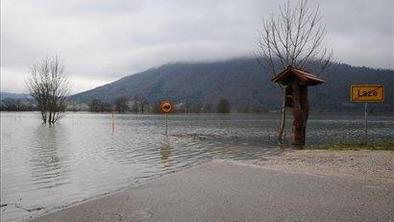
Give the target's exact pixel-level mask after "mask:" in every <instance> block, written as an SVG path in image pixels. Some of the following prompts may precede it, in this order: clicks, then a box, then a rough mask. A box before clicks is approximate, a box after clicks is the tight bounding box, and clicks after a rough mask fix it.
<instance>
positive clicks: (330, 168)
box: [252, 150, 394, 183]
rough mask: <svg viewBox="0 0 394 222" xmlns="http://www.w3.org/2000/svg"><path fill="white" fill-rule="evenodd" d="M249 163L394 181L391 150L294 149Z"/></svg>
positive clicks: (307, 171) (300, 171) (319, 173)
mask: <svg viewBox="0 0 394 222" xmlns="http://www.w3.org/2000/svg"><path fill="white" fill-rule="evenodd" d="M252 163H253V164H256V165H259V166H262V167H264V168H270V169H277V170H286V171H294V172H299V173H308V174H315V175H325V176H339V177H350V178H355V179H361V180H365V181H369V182H383V183H394V152H393V151H369V150H360V151H330V150H295V151H285V152H283V153H281V154H279V155H274V156H271V157H267V158H266V159H262V160H257V161H253V162H252Z"/></svg>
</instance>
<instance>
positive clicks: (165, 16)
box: [1, 0, 394, 92]
mask: <svg viewBox="0 0 394 222" xmlns="http://www.w3.org/2000/svg"><path fill="white" fill-rule="evenodd" d="M280 3H282V2H281V1H275V0H265V1H260V0H246V1H241V0H232V1H225V0H218V1H210V0H203V1H182V0H172V1H156V0H147V1H126V0H114V1H107V0H85V1H79V0H68V1H63V0H53V1H44V0H37V1H29V0H5V1H2V8H1V16H2V21H1V23H2V30H1V36H2V38H1V46H2V49H1V50H2V57H1V62H2V82H1V87H2V90H4V91H5V90H9V91H17V92H21V91H25V89H24V88H23V84H16V83H19V82H21V81H24V78H26V76H27V75H28V73H27V71H25V70H28V68H29V67H30V66H31V65H32V64H33V63H34V62H36V61H37V60H39V59H40V58H42V57H43V56H45V55H52V54H58V55H60V56H61V57H62V58H63V60H64V62H65V64H66V68H67V71H68V73H69V74H70V76H71V77H72V78H74V80H79V84H78V83H76V84H73V85H74V88H73V92H77V91H81V90H86V89H88V88H89V87H94V86H97V85H94V84H102V83H105V82H109V81H113V80H115V79H117V78H119V77H122V76H124V75H127V74H132V73H135V72H139V71H143V70H145V69H148V68H150V67H152V66H159V65H161V64H163V63H167V62H176V61H209V60H218V59H225V58H231V57H237V56H253V52H254V51H255V50H256V45H255V44H256V41H257V38H258V31H259V30H260V29H261V26H262V19H263V18H264V17H267V16H268V15H269V14H270V13H271V12H277V9H278V4H280ZM310 3H312V4H316V3H319V5H320V8H321V11H322V14H323V16H324V17H323V19H324V22H325V23H326V25H327V31H328V35H327V44H326V45H327V46H328V47H332V48H333V50H334V53H335V55H336V58H337V59H338V60H340V61H344V62H348V63H350V64H353V65H366V66H372V67H382V68H391V69H393V68H394V64H393V61H394V55H393V51H394V49H393V35H394V34H393V13H392V11H393V1H392V0H378V1H373V2H372V1H366V0H360V1H350V0H348V1H344V0H342V1H341V0H331V1H323V0H316V1H310ZM366 49H368V50H366ZM89 79H91V80H94V81H88V80H89Z"/></svg>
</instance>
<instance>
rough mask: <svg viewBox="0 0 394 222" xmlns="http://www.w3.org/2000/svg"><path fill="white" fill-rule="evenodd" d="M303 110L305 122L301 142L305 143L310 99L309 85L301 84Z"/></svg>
mask: <svg viewBox="0 0 394 222" xmlns="http://www.w3.org/2000/svg"><path fill="white" fill-rule="evenodd" d="M300 89H301V110H302V115H303V116H302V118H303V123H302V132H301V133H302V134H301V142H302V144H305V137H306V133H305V131H306V123H307V121H308V117H309V101H308V87H307V86H301V88H300Z"/></svg>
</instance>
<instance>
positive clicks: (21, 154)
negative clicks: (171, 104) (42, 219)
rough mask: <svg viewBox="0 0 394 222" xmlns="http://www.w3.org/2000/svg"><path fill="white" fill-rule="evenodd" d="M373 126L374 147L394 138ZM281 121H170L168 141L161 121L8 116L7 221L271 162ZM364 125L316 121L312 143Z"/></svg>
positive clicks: (385, 124) (4, 121)
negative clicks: (154, 183)
mask: <svg viewBox="0 0 394 222" xmlns="http://www.w3.org/2000/svg"><path fill="white" fill-rule="evenodd" d="M369 119H370V120H369V137H370V138H371V140H373V141H379V140H386V139H392V138H394V116H373V115H371V116H370V117H369ZM278 120H279V115H278V114H230V115H220V114H217V115H214V114H201V115H197V114H193V115H182V114H179V115H170V116H169V118H168V137H166V136H165V135H164V132H165V128H164V117H163V116H161V115H133V114H126V115H115V117H114V118H112V116H111V114H90V113H67V115H66V116H65V117H64V118H63V119H61V120H60V122H59V123H58V124H56V125H55V126H52V127H49V126H45V125H42V124H41V122H40V115H39V113H36V112H25V113H4V112H2V113H1V208H0V210H1V221H21V220H24V219H27V218H30V217H31V216H36V215H39V214H42V213H44V212H46V211H52V210H56V209H58V208H60V207H62V206H67V205H70V204H72V203H76V202H79V201H81V200H85V199H87V198H91V197H96V196H99V195H103V194H105V193H108V192H111V191H115V190H119V189H121V188H123V187H126V186H128V185H130V184H138V183H141V182H143V181H146V180H149V179H152V178H156V177H158V176H161V175H163V174H166V173H170V172H174V171H178V170H181V169H183V168H186V167H190V166H193V165H195V164H199V163H201V162H204V161H207V160H210V159H213V158H221V159H243V160H245V159H258V158H263V157H264V156H265V155H273V154H275V153H278V152H280V149H279V148H277V147H276V145H275V144H276V131H277V126H278ZM289 123H290V122H289ZM363 124H364V122H363V116H314V115H311V117H310V120H309V122H308V129H307V143H309V144H323V143H336V142H355V141H358V140H360V139H361V138H363V133H364V125H363ZM288 125H290V124H288ZM287 132H290V131H289V130H287ZM288 134H289V133H288ZM287 137H289V135H288V136H287Z"/></svg>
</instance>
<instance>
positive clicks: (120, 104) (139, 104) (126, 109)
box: [0, 96, 237, 114]
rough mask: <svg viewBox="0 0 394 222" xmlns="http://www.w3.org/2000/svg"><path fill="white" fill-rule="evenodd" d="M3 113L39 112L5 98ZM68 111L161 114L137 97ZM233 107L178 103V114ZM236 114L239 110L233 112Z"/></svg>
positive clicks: (77, 106) (96, 102) (75, 106)
mask: <svg viewBox="0 0 394 222" xmlns="http://www.w3.org/2000/svg"><path fill="white" fill-rule="evenodd" d="M0 110H1V111H38V109H37V105H36V104H35V102H34V101H33V100H32V99H13V98H4V99H2V100H1V104H0ZM66 111H73V112H78V111H89V112H113V111H115V112H118V113H141V114H144V113H147V114H148V113H160V112H161V111H160V101H156V102H148V100H147V99H146V98H145V97H143V96H135V97H134V98H133V99H129V98H127V97H125V96H121V97H118V98H116V99H115V100H114V101H113V102H112V103H109V102H104V101H101V100H99V99H93V100H92V101H91V102H90V103H88V104H85V103H78V102H75V101H71V100H69V101H68V102H67V108H66ZM231 111H232V110H231V105H230V102H229V101H228V100H227V99H221V100H219V102H218V103H217V104H215V105H213V104H212V103H206V104H202V103H192V104H188V103H177V104H175V109H174V112H176V113H230V112H231ZM233 111H234V112H236V111H237V110H233Z"/></svg>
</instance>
